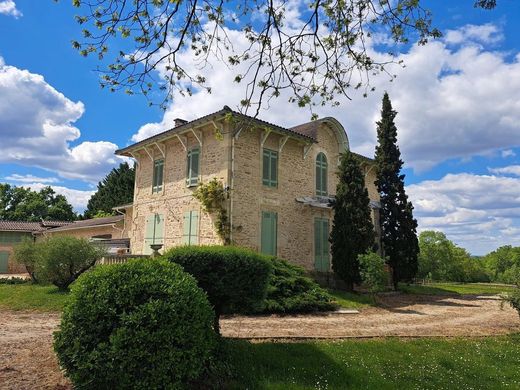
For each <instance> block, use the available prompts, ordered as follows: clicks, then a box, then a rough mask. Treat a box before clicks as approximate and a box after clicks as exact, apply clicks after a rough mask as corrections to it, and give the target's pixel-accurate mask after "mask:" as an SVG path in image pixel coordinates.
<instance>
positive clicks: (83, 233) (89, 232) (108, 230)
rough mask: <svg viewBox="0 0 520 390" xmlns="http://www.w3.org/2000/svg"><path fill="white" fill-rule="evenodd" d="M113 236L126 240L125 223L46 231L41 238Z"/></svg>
mask: <svg viewBox="0 0 520 390" xmlns="http://www.w3.org/2000/svg"><path fill="white" fill-rule="evenodd" d="M108 234H109V235H111V237H112V238H113V239H117V238H126V237H127V236H124V223H123V221H120V222H117V223H116V224H114V226H92V227H88V228H87V227H85V228H79V229H67V230H60V231H53V229H49V230H47V231H45V232H44V233H43V234H42V235H41V237H46V236H70V237H75V238H86V239H89V238H92V237H94V236H101V235H108Z"/></svg>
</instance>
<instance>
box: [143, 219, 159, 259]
mask: <svg viewBox="0 0 520 390" xmlns="http://www.w3.org/2000/svg"><path fill="white" fill-rule="evenodd" d="M152 244H163V245H164V216H163V215H162V214H152V215H149V216H148V217H146V230H145V235H144V249H143V253H144V254H145V255H150V254H152V252H153V251H152V248H150V245H152Z"/></svg>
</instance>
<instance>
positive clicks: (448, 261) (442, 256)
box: [417, 230, 490, 282]
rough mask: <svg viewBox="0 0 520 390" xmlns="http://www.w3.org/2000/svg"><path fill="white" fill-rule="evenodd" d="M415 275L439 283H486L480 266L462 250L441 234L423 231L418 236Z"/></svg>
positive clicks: (484, 270)
mask: <svg viewBox="0 0 520 390" xmlns="http://www.w3.org/2000/svg"><path fill="white" fill-rule="evenodd" d="M419 248H420V253H419V271H418V273H417V276H418V277H420V278H428V279H432V280H439V281H452V282H488V281H489V280H490V278H489V275H488V272H487V270H486V269H485V267H484V262H483V261H482V260H481V259H478V258H473V257H471V255H470V254H469V253H468V251H466V250H465V249H464V248H460V247H458V246H457V245H455V244H454V243H453V242H452V241H450V240H449V239H448V238H447V237H446V235H445V234H444V233H442V232H436V231H431V230H426V231H424V232H422V233H421V234H420V235H419Z"/></svg>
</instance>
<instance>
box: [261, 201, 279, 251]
mask: <svg viewBox="0 0 520 390" xmlns="http://www.w3.org/2000/svg"><path fill="white" fill-rule="evenodd" d="M277 222H278V214H277V213H272V212H268V211H263V212H262V225H261V238H260V252H262V253H264V254H266V255H272V256H276V241H277V240H276V239H277Z"/></svg>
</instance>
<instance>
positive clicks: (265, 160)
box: [262, 149, 278, 187]
mask: <svg viewBox="0 0 520 390" xmlns="http://www.w3.org/2000/svg"><path fill="white" fill-rule="evenodd" d="M262 183H263V184H264V185H266V186H269V187H276V186H277V185H278V152H277V151H275V150H269V149H264V150H263V154H262Z"/></svg>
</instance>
